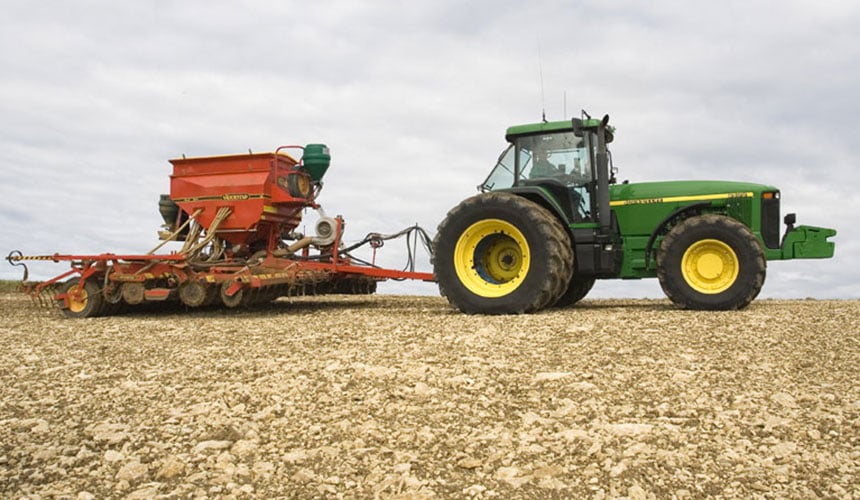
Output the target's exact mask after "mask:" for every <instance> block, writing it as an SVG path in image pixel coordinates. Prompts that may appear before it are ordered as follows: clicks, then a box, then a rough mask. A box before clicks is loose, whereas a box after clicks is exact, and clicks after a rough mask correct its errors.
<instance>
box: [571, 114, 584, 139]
mask: <svg viewBox="0 0 860 500" xmlns="http://www.w3.org/2000/svg"><path fill="white" fill-rule="evenodd" d="M570 124H571V125H572V126H573V135H575V136H577V137H582V120H581V119H579V118H574V119H572V120H571V121H570Z"/></svg>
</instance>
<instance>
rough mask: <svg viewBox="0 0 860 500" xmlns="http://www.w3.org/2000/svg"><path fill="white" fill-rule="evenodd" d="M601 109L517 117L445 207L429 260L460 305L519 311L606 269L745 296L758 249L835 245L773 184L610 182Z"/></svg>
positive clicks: (709, 298)
mask: <svg viewBox="0 0 860 500" xmlns="http://www.w3.org/2000/svg"><path fill="white" fill-rule="evenodd" d="M614 132H615V129H614V128H613V127H610V126H609V117H608V116H605V117H604V118H603V119H602V120H598V119H593V118H591V117H590V116H588V115H587V114H585V113H583V118H573V119H572V120H570V121H558V122H546V121H544V122H541V123H535V124H528V125H518V126H514V127H510V128H508V130H507V134H506V139H507V141H508V142H509V145H508V147H507V149H505V151H504V152H503V153H502V154H501V156H500V157H499V160H498V162H497V163H496V166H495V168H493V170H492V171H491V172H490V175H489V176H488V177H487V178H486V180H485V181H484V182H483V183H482V184H481V185H480V186H479V187H478V189H479V190H480V191H481V193H480V194H478V195H475V196H473V197H471V198H468V199H466V200H464V201H463V202H461V203H460V204H459V205H457V206H456V207H454V208H453V209H452V210H451V211H450V212H448V214H447V216H446V217H445V219H444V220H443V221H442V223H441V224H440V225H439V228H438V232H437V235H436V238H435V239H434V242H433V245H434V256H433V273H434V276H435V279H436V281H437V282H438V284H439V290H440V292H441V293H442V295H444V296H445V297H447V299H448V301H449V302H450V303H451V304H452V305H453V306H454V307H456V308H458V309H460V310H461V311H463V312H466V313H472V314H521V313H531V312H535V311H540V310H542V309H544V308H547V307H565V306H570V305H572V304H574V303H576V302H577V301H579V300H580V299H582V298H583V297H585V296H586V294H587V293H588V292H589V290H591V287H592V286H593V285H594V282H595V280H597V279H603V278H616V279H617V278H621V279H641V278H653V277H656V278H657V279H659V280H660V285H661V287H662V288H663V291H664V292H665V293H666V295H667V296H668V297H669V299H671V300H672V302H674V303H675V304H677V305H678V306H680V307H683V308H688V309H698V310H731V309H741V308H743V307H746V306H747V305H748V304H749V303H750V302H751V301H752V300H753V299H755V297H756V296H757V295H758V293H759V291H761V288H762V286H763V284H764V279H765V273H766V270H767V261H769V260H788V259H820V258H830V257H832V256H833V252H834V243H833V242H830V241H827V239H828V238H830V237H831V236H834V235H835V234H836V231H835V230H833V229H827V228H820V227H812V226H795V220H796V217H795V215H794V214H788V215H786V216H785V219H784V223H785V224H786V226H787V227H786V230H785V233H784V234H782V235H780V226H781V225H780V193H779V189H777V188H776V187H773V186H767V185H762V184H753V183H747V182H728V181H669V182H644V183H627V182H623V183H617V182H616V180H615V169H614V168H613V166H612V163H611V155H610V154H609V151H608V149H607V147H606V146H607V144H609V143H611V142H612V139H613V135H614Z"/></svg>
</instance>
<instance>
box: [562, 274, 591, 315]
mask: <svg viewBox="0 0 860 500" xmlns="http://www.w3.org/2000/svg"><path fill="white" fill-rule="evenodd" d="M593 286H594V278H581V277H579V276H577V275H576V272H574V273H573V277H572V278H570V284H568V285H567V291H565V292H564V294H563V295H562V296H561V298H560V299H558V302H556V303H555V306H553V307H567V306H572V305H573V304H576V303H577V302H579V301H580V300H582V299H584V298H585V296H586V295H588V292H590V291H591V287H593Z"/></svg>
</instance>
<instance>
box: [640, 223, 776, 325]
mask: <svg viewBox="0 0 860 500" xmlns="http://www.w3.org/2000/svg"><path fill="white" fill-rule="evenodd" d="M766 266H767V264H766V261H765V258H764V252H763V251H762V248H761V245H760V244H759V242H758V240H757V239H756V237H755V235H754V234H753V233H752V231H750V229H749V228H748V227H747V226H745V225H743V224H741V223H740V222H738V221H736V220H734V219H732V218H730V217H726V216H723V215H715V214H708V215H701V216H697V217H691V218H689V219H687V220H685V221H683V222H681V223H680V224H678V225H677V226H675V227H674V228H673V229H672V230H671V231H669V234H667V235H666V237H665V238H664V239H663V242H662V243H661V245H660V249H659V251H658V252H657V277H658V278H659V280H660V286H661V287H662V288H663V291H664V292H665V293H666V296H668V297H669V299H671V300H672V302H674V303H675V304H677V305H679V306H681V307H684V308H687V309H698V310H732V309H742V308H744V307H746V306H747V305H749V303H750V302H752V300H753V299H754V298H755V297H756V296H757V295H758V293H759V291H761V288H762V286H763V285H764V278H765V272H766Z"/></svg>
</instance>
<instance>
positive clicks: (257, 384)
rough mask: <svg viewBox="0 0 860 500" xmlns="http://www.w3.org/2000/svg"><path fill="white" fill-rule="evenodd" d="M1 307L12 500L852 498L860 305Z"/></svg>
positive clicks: (15, 298)
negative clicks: (517, 312) (525, 310)
mask: <svg viewBox="0 0 860 500" xmlns="http://www.w3.org/2000/svg"><path fill="white" fill-rule="evenodd" d="M0 312H2V323H0V335H1V336H2V339H0V341H2V351H0V352H2V357H0V384H2V387H0V394H2V400H0V496H2V497H6V498H21V497H28V498H39V497H41V498H79V499H85V498H105V497H128V498H159V497H160V498H199V497H239V498H245V497H260V498H272V497H287V498H293V497H295V498H313V497H320V498H336V497H347V498H355V497H358V498H374V497H378V498H434V497H441V498H471V497H474V498H490V497H497V498H512V497H517V498H521V497H539V498H554V497H556V498H582V497H586V498H608V497H616V498H617V497H629V498H635V499H640V498H697V497H703V496H708V497H714V496H716V497H736V498H751V497H759V498H775V497H800V498H805V497H829V498H858V497H860V479H858V478H860V384H858V375H860V333H858V332H860V319H858V318H860V302H858V301H768V300H765V301H757V302H755V303H753V305H752V306H751V307H749V308H748V309H747V310H745V311H741V312H729V313H700V312H688V311H681V310H677V309H674V308H672V307H671V306H670V305H669V303H668V302H663V301H628V300H625V301H585V302H584V303H582V304H581V305H580V306H578V307H576V308H574V309H569V310H556V311H548V312H544V313H541V314H536V315H529V316H516V317H481V316H465V315H461V314H458V313H455V312H454V311H452V310H451V309H449V308H448V306H447V303H446V302H445V301H444V300H443V299H441V298H436V297H391V296H372V297H355V296H352V297H347V296H330V297H319V298H305V299H298V300H289V301H288V300H283V299H282V300H281V301H279V302H276V303H275V304H273V305H272V306H270V307H266V308H260V309H253V310H239V311H229V312H226V311H219V310H209V311H196V312H192V313H183V312H182V311H180V310H178V309H174V310H171V311H163V312H162V313H161V314H156V312H155V311H145V312H138V313H136V314H127V315H125V316H117V317H110V318H99V319H90V320H67V319H63V318H62V317H61V316H60V313H59V312H58V311H56V310H46V309H38V308H35V307H33V306H31V305H30V304H29V302H28V301H27V299H26V298H24V297H22V296H19V295H16V294H9V293H6V294H2V295H0Z"/></svg>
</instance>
